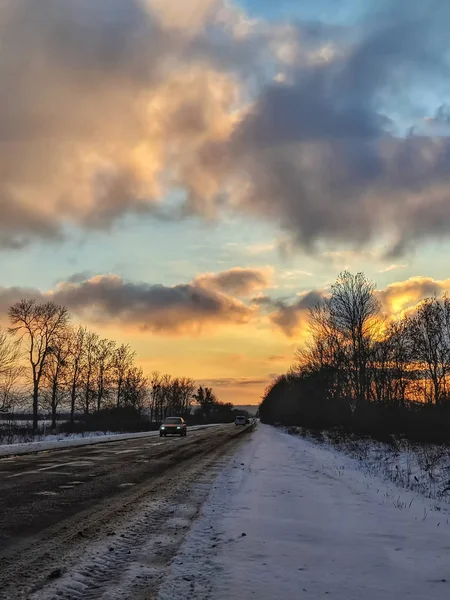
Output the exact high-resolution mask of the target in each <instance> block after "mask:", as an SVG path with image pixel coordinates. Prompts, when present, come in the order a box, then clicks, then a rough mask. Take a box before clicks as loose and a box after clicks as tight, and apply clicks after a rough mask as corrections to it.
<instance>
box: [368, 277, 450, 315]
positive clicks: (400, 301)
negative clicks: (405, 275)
mask: <svg viewBox="0 0 450 600" xmlns="http://www.w3.org/2000/svg"><path fill="white" fill-rule="evenodd" d="M449 291H450V279H444V280H438V279H433V278H431V277H419V276H418V277H411V278H409V279H407V280H406V281H398V282H396V283H391V284H390V285H388V286H387V287H386V288H385V289H384V290H378V291H377V292H376V293H377V296H378V298H379V300H380V302H381V306H382V310H383V313H384V314H385V315H387V316H401V315H402V314H403V313H405V311H410V310H413V309H414V308H415V307H416V306H417V304H419V302H421V301H422V300H424V299H425V298H429V297H433V296H442V294H444V293H446V292H449Z"/></svg>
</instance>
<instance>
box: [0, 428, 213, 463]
mask: <svg viewBox="0 0 450 600" xmlns="http://www.w3.org/2000/svg"><path fill="white" fill-rule="evenodd" d="M216 426H217V425H214V424H211V425H194V426H193V427H189V430H191V431H192V430H195V429H202V428H203V427H216ZM155 435H159V432H158V431H144V432H141V433H102V432H93V433H91V432H90V433H89V434H87V435H83V434H80V433H71V434H67V435H48V436H46V437H45V440H44V441H39V442H26V443H21V444H5V445H3V446H0V457H2V456H3V457H4V456H17V455H19V454H32V453H33V452H43V451H48V450H61V449H63V448H73V447H75V446H90V445H92V444H102V443H105V442H118V441H120V440H132V439H138V438H145V437H149V436H155Z"/></svg>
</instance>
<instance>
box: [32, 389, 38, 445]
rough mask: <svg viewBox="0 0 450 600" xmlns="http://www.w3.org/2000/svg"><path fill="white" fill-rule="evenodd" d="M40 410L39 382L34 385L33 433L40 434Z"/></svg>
mask: <svg viewBox="0 0 450 600" xmlns="http://www.w3.org/2000/svg"><path fill="white" fill-rule="evenodd" d="M38 409H39V384H38V382H37V381H34V383H33V433H35V434H36V433H37V432H38V428H39V421H38V416H39V415H38Z"/></svg>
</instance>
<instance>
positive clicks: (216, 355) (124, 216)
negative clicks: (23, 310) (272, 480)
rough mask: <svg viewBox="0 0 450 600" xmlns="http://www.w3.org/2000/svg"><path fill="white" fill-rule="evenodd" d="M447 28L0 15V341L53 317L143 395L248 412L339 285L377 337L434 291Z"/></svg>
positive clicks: (410, 7)
mask: <svg viewBox="0 0 450 600" xmlns="http://www.w3.org/2000/svg"><path fill="white" fill-rule="evenodd" d="M302 4H304V5H305V6H302ZM306 5H308V6H306ZM449 18H450V4H448V3H444V2H441V3H439V10H436V11H434V12H432V13H431V12H427V11H426V10H425V8H424V5H423V3H421V2H419V1H418V0H409V1H407V0H396V1H394V0H392V1H389V0H386V1H383V2H380V3H379V2H374V1H373V2H370V1H367V2H352V1H351V0H348V1H344V2H340V3H339V10H336V9H335V2H334V0H317V1H316V2H312V3H294V2H288V1H286V2H283V0H281V2H276V3H275V2H266V1H257V0H232V1H226V0H201V1H199V0H164V1H162V0H95V2H93V1H92V0H64V1H60V2H58V1H55V0H39V2H38V1H36V0H15V1H14V2H5V1H0V35H1V37H2V54H1V57H0V82H1V84H2V89H3V90H5V92H4V97H3V100H2V102H1V103H0V125H1V128H0V141H1V144H0V165H1V167H0V173H1V178H0V188H1V195H0V211H1V219H0V266H1V274H2V277H1V281H0V313H1V315H0V320H1V322H2V323H3V324H6V323H7V310H8V307H9V306H10V305H11V304H12V303H13V302H15V301H17V300H20V299H21V298H31V297H33V298H38V299H52V300H54V301H55V302H57V303H60V304H63V305H65V306H67V308H68V309H69V310H70V312H71V314H73V315H74V319H75V321H76V322H77V323H83V324H86V325H87V326H89V328H90V329H92V330H94V331H97V332H99V333H100V334H101V335H103V336H107V337H110V338H112V339H114V340H117V342H118V343H122V342H123V343H129V344H130V346H132V347H133V348H134V349H135V350H136V352H137V363H138V364H139V365H140V366H142V367H143V368H144V370H145V372H146V373H148V374H149V375H150V374H151V373H152V372H153V371H160V372H163V373H171V374H172V375H174V376H187V377H192V378H194V379H195V380H196V381H197V382H201V383H205V384H207V385H211V386H212V387H213V388H214V389H215V391H216V393H217V395H218V396H219V398H220V399H221V400H223V401H227V402H228V401H229V402H233V403H236V404H257V403H258V402H259V400H260V398H261V395H262V393H263V390H264V389H265V387H266V386H267V385H268V384H269V383H270V382H271V381H272V380H273V378H274V377H276V375H277V374H280V373H282V372H284V371H286V369H288V368H289V366H290V365H291V364H292V362H293V359H294V354H295V351H296V349H297V348H298V347H299V346H301V345H302V344H304V342H305V340H306V339H307V336H308V311H309V309H310V308H311V307H313V306H314V305H315V304H317V303H318V302H320V301H321V299H323V298H324V297H326V296H327V295H328V294H329V290H330V285H331V282H333V281H334V279H335V278H336V276H337V275H338V273H339V272H340V271H341V270H343V269H346V268H348V269H350V270H351V271H353V272H357V271H364V272H365V274H366V275H367V277H369V278H370V279H371V280H373V281H375V282H376V288H377V292H376V293H377V296H378V298H379V301H380V304H381V307H382V314H383V317H385V318H390V317H392V316H402V315H404V314H408V313H409V312H411V311H412V310H413V309H414V307H416V306H417V305H418V303H420V302H421V301H422V300H423V299H424V298H427V297H430V296H436V295H438V296H440V295H442V294H445V293H447V292H450V279H449V278H448V277H449V275H450V273H449V271H448V268H447V264H446V263H447V260H446V256H447V254H448V251H449V250H450V235H449V234H450V210H449V209H450V158H449V157H450V152H449V149H450V127H449V123H450V118H449V116H448V115H449V111H448V106H447V104H446V98H447V96H448V90H447V87H448V86H449V84H448V81H449V78H448V77H446V75H447V74H448V62H447V60H446V52H447V48H446V47H445V46H446V44H448V42H447V31H446V27H447V23H448V22H449ZM30 31H32V35H31V34H30ZM30 57H33V60H30Z"/></svg>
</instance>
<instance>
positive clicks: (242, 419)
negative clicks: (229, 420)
mask: <svg viewBox="0 0 450 600" xmlns="http://www.w3.org/2000/svg"><path fill="white" fill-rule="evenodd" d="M246 420H247V419H246V418H245V417H240V416H239V417H236V419H235V420H234V423H235V425H246Z"/></svg>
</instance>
